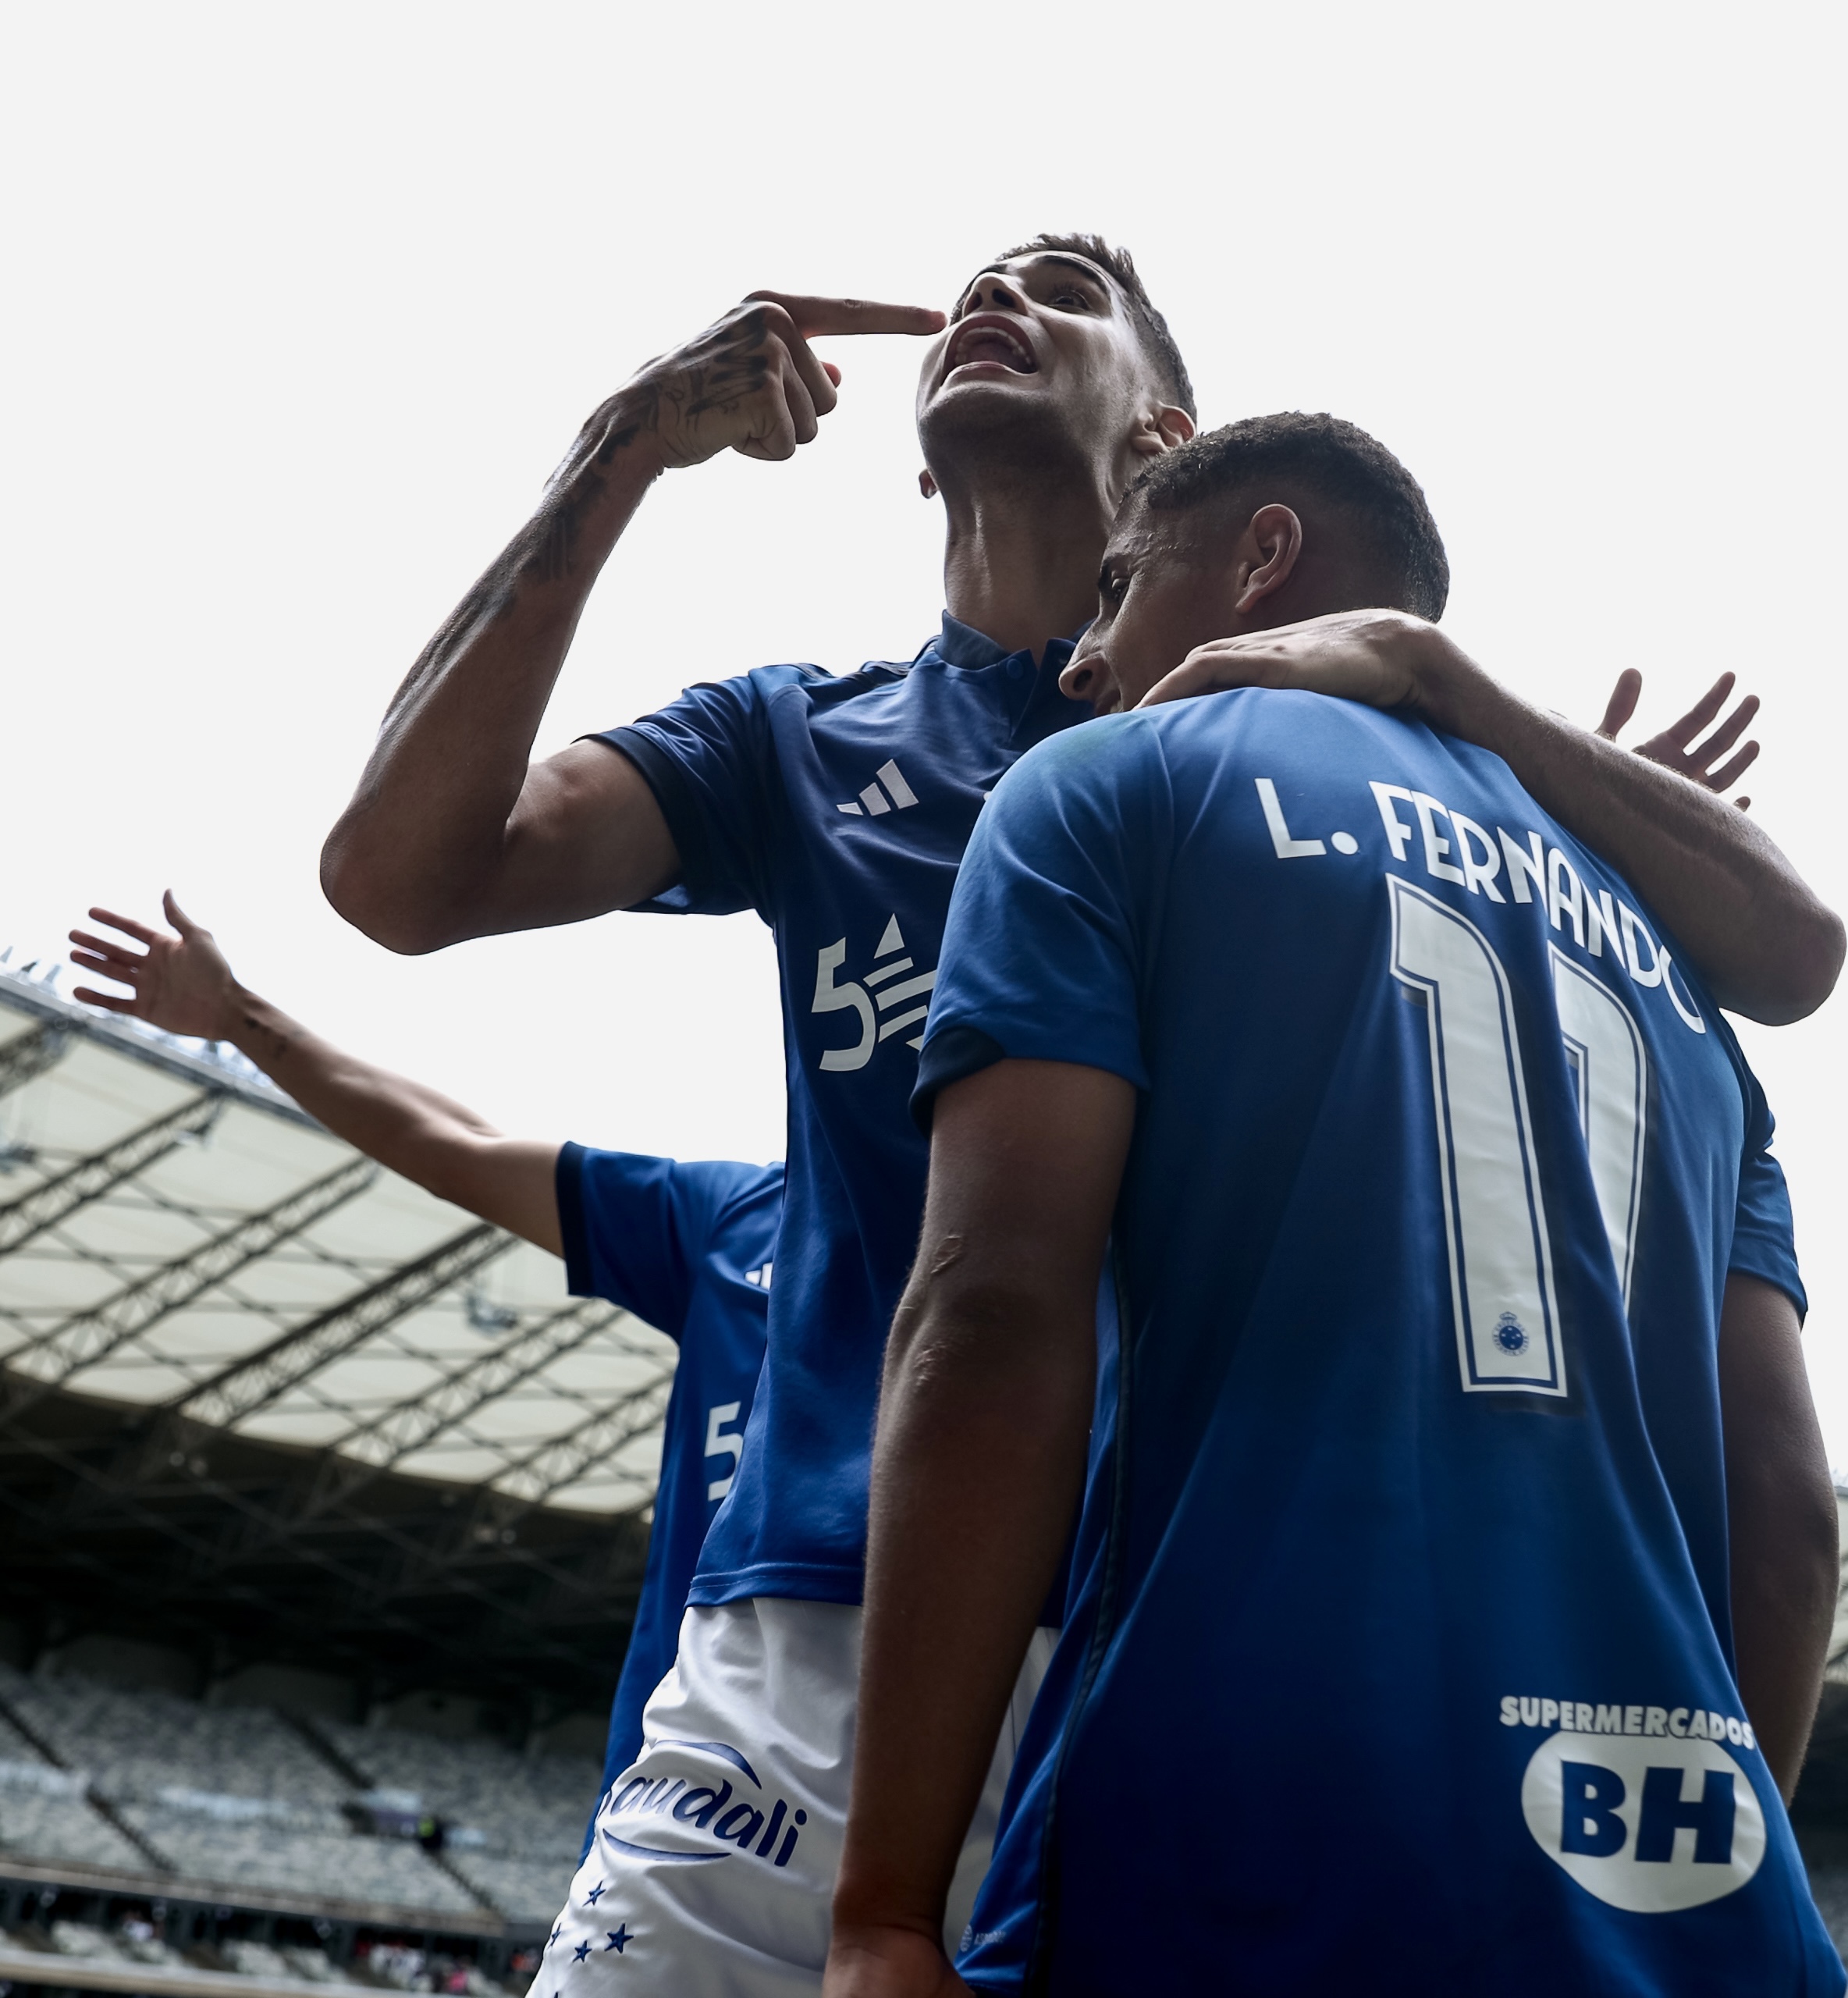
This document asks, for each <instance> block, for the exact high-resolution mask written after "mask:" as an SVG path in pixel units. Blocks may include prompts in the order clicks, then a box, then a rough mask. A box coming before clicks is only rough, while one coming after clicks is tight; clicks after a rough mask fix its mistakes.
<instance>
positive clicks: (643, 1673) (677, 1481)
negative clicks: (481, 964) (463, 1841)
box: [556, 1145, 783, 1790]
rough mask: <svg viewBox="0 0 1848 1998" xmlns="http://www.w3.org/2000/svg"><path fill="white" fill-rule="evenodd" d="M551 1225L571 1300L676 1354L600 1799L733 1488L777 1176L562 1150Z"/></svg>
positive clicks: (769, 1263)
mask: <svg viewBox="0 0 1848 1998" xmlns="http://www.w3.org/2000/svg"><path fill="white" fill-rule="evenodd" d="M556 1184H557V1188H558V1211H559V1222H560V1230H561V1232H562V1233H563V1237H564V1251H565V1273H566V1278H567V1282H568V1284H569V1286H570V1291H571V1294H572V1295H573V1296H575V1297H602V1298H607V1299H609V1301H610V1302H611V1303H615V1304H620V1305H621V1306H622V1307H624V1310H629V1311H632V1312H634V1314H635V1316H636V1317H638V1318H640V1319H641V1320H642V1321H644V1322H645V1324H650V1325H652V1326H653V1327H654V1328H656V1331H663V1332H665V1333H666V1335H667V1336H668V1337H669V1338H670V1339H672V1340H673V1341H674V1342H675V1343H676V1345H677V1346H679V1348H680V1357H679V1360H678V1361H677V1363H676V1366H675V1368H674V1376H673V1390H672V1392H671V1393H670V1396H669V1398H668V1403H667V1410H666V1415H665V1416H664V1417H663V1420H662V1427H661V1470H660V1476H659V1481H657V1484H656V1489H655V1510H654V1520H653V1523H652V1526H651V1527H650V1528H649V1545H648V1564H647V1566H646V1568H645V1570H644V1573H643V1576H642V1584H641V1598H640V1600H639V1601H638V1602H637V1604H636V1605H635V1620H634V1624H633V1625H632V1626H631V1630H630V1633H629V1648H628V1651H627V1654H626V1655H625V1656H624V1660H623V1669H622V1676H621V1678H620V1680H619V1681H618V1682H617V1689H616V1698H615V1701H614V1702H613V1705H612V1707H611V1709H610V1715H609V1741H608V1744H607V1747H606V1754H605V1758H604V1767H603V1786H604V1789H605V1790H608V1788H609V1785H610V1784H611V1783H613V1781H614V1780H615V1779H616V1778H617V1776H620V1775H621V1773H622V1772H623V1771H624V1769H627V1767H628V1766H629V1765H630V1764H631V1762H634V1759H635V1757H636V1755H637V1754H638V1751H639V1750H640V1748H641V1715H642V1709H643V1708H644V1707H645V1706H646V1705H647V1704H648V1698H649V1694H651V1693H652V1692H653V1691H654V1690H655V1688H656V1686H658V1685H659V1683H660V1682H661V1680H662V1679H663V1677H664V1676H666V1672H667V1669H668V1668H669V1666H671V1665H672V1664H673V1658H674V1651H675V1649H676V1647H677V1643H678V1641H679V1637H680V1627H681V1612H683V1611H684V1609H685V1608H686V1606H687V1595H688V1590H689V1589H690V1587H691V1585H692V1580H693V1571H694V1569H695V1566H696V1565H697V1563H698V1559H699V1550H700V1548H701V1547H702V1545H704V1544H705V1536H706V1530H707V1529H708V1527H710V1525H711V1524H712V1521H713V1516H714V1515H715V1514H716V1513H717V1512H718V1510H719V1508H720V1505H721V1504H722V1502H723V1500H724V1499H725V1496H726V1495H727V1493H728V1492H729V1491H730V1489H731V1487H732V1484H733V1481H734V1478H735V1477H736V1476H737V1468H738V1463H739V1459H741V1456H742V1455H743V1453H744V1447H745V1441H744V1439H745V1425H746V1424H747V1423H748V1421H749V1420H750V1417H751V1405H752V1400H753V1399H754V1398H755V1394H756V1390H757V1380H758V1374H759V1371H760V1369H761V1367H762V1363H763V1348H764V1332H765V1324H766V1320H767V1318H768V1316H769V1300H770V1294H771V1285H772V1282H773V1277H774V1275H775V1271H774V1261H775V1255H776V1240H777V1222H778V1220H779V1218H780V1215H781V1212H782V1207H783V1168H782V1167H781V1166H780V1165H745V1164H735V1163H734V1162H732V1161H729V1160H722V1159H715V1160H705V1161H696V1162H691V1163H682V1162H681V1161H679V1160H677V1159H670V1158H653V1157H649V1156H647V1155H645V1154H641V1153H637V1152H607V1151H592V1150H587V1149H586V1148H585V1147H583V1146H581V1145H567V1146H566V1147H564V1148H563V1150H562V1151H560V1154H559V1158H558V1169H557V1175H556Z"/></svg>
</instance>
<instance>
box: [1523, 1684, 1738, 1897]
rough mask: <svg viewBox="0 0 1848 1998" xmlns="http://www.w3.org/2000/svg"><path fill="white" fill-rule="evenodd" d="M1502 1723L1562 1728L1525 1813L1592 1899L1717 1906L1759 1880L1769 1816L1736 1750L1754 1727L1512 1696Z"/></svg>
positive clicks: (1550, 1740)
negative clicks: (1714, 1903) (1733, 1747)
mask: <svg viewBox="0 0 1848 1998" xmlns="http://www.w3.org/2000/svg"><path fill="white" fill-rule="evenodd" d="M1547 1708H1551V1709H1552V1712H1551V1713H1547V1712H1545V1710H1546V1709H1547ZM1542 1715H1544V1719H1542ZM1555 1719H1557V1720H1558V1721H1559V1722H1562V1723H1563V1725H1562V1726H1560V1728H1559V1730H1558V1732H1557V1733H1553V1734H1551V1735H1549V1736H1548V1737H1547V1739H1546V1740H1544V1741H1543V1742H1541V1744H1540V1746H1539V1747H1537V1748H1536V1749H1535V1750H1534V1751H1533V1754H1532V1756H1531V1757H1530V1758H1529V1760H1528V1763H1527V1768H1526V1774H1525V1775H1524V1776H1523V1778H1522V1779H1521V1811H1522V1815H1523V1816H1524V1817H1525V1818H1526V1821H1527V1829H1528V1830H1529V1831H1530V1832H1531V1833H1533V1838H1534V1841H1535V1843H1537V1845H1538V1846H1539V1847H1540V1849H1541V1851H1542V1852H1544V1854H1546V1855H1547V1857H1548V1858H1549V1859H1551V1860H1553V1861H1556V1862H1557V1863H1558V1865H1560V1866H1562V1867H1563V1868H1565V1871H1566V1872H1568V1873H1569V1874H1570V1875H1572V1877H1573V1879H1575V1880H1576V1881H1577V1882H1578V1883H1579V1885H1580V1886H1581V1887H1583V1889H1584V1890H1586V1892H1587V1893H1591V1894H1595V1895H1596V1896H1597V1898H1598V1899H1599V1900H1601V1901H1605V1902H1606V1903H1608V1904H1609V1905H1610V1906H1611V1907H1621V1908H1627V1909H1629V1911H1632V1912H1633V1913H1635V1914H1669V1913H1672V1911H1675V1910H1676V1909H1677V1908H1684V1907H1699V1906H1700V1905H1701V1903H1702V1902H1703V1901H1714V1900H1718V1899H1719V1898H1720V1897H1722V1895H1724V1894H1730V1893H1734V1892H1736V1890H1738V1889H1739V1888H1740V1887H1743V1886H1744V1885H1745V1884H1746V1882H1747V1881H1748V1880H1749V1879H1751V1877H1752V1875H1754V1873H1756V1872H1757V1870H1758V1867H1759V1865H1760V1862H1761V1861H1762V1860H1763V1859H1764V1843H1765V1829H1764V1811H1763V1809H1762V1808H1761V1807H1760V1804H1759V1802H1758V1797H1757V1792H1756V1791H1755V1790H1754V1789H1753V1787H1752V1781H1751V1778H1750V1776H1748V1775H1747V1773H1746V1772H1745V1770H1744V1769H1743V1767H1741V1765H1740V1763H1739V1762H1738V1761H1737V1760H1736V1759H1735V1758H1734V1757H1733V1755H1732V1754H1730V1753H1729V1745H1736V1747H1739V1748H1740V1750H1742V1751H1750V1750H1751V1749H1752V1748H1753V1747H1754V1740H1753V1737H1752V1733H1751V1730H1750V1724H1749V1723H1748V1722H1743V1721H1741V1720H1740V1719H1737V1718H1736V1717H1735V1716H1732V1715H1725V1714H1721V1713H1717V1712H1715V1713H1710V1712H1706V1711H1704V1709H1702V1708H1689V1707H1674V1708H1666V1707H1635V1706H1633V1707H1612V1706H1590V1705H1584V1704H1582V1703H1579V1702H1576V1701H1553V1700H1544V1701H1541V1700H1519V1699H1516V1698H1515V1697H1514V1696H1513V1695H1512V1694H1511V1695H1509V1698H1506V1699H1505V1700H1503V1701H1502V1702H1501V1722H1502V1725H1503V1726H1505V1727H1516V1726H1536V1725H1541V1726H1550V1725H1551V1723H1552V1722H1554V1721H1555Z"/></svg>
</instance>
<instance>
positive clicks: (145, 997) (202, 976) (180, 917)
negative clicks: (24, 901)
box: [70, 889, 237, 1040]
mask: <svg viewBox="0 0 1848 1998" xmlns="http://www.w3.org/2000/svg"><path fill="white" fill-rule="evenodd" d="M161 906H162V908H164V909H165V912H166V915H167V920H168V921H169V923H172V926H173V927H174V929H175V930H176V931H177V932H178V934H177V935H176V936H171V937H170V936H168V935H167V934H166V933H165V932H164V931H162V930H151V929H149V928H148V926H147V924H146V923H137V922H136V920H135V919H134V918H133V916H130V915H116V913H115V912H113V911H112V910H110V909H106V908H93V909H92V910H91V912H90V919H91V922H92V923H101V924H103V925H105V926H106V927H107V928H108V929H111V930H118V931H119V932H120V933H121V934H122V935H123V936H124V937H132V938H133V939H134V940H135V941H136V942H137V943H140V944H144V945H145V946H146V948H145V949H144V950H139V951H137V950H134V949H132V948H130V947H128V946H127V945H126V944H121V943H119V942H117V941H116V940H114V939H112V938H110V937H98V936H95V935H94V934H93V933H91V931H89V930H73V931H72V932H71V933H70V940H71V942H72V943H73V944H75V945H76V949H74V950H73V951H72V952H71V954H70V961H71V962H72V963H73V965H78V966H80V968H81V969H83V970H84V971H87V972H91V973H93V974H94V975H95V976H98V977H101V978H107V979H113V980H114V981H115V983H116V984H118V985H126V987H128V988H129V991H128V996H127V997H123V995H122V994H119V993H112V992H98V991H96V990H94V989H93V988H92V987H89V986H87V985H80V986H79V987H77V988H76V993H75V994H74V996H75V997H76V998H79V999H80V1000H82V1001H83V1002H84V1004H85V1005H87V1006H101V1007H102V1008H105V1010H106V1011H109V1012H112V1013H125V1014H126V1015H128V1016H129V1018H130V1019H137V1020H145V1021H147V1023H148V1025H149V1026H156V1027H160V1028H162V1029H164V1030H165V1032H166V1033H180V1034H188V1035H193V1036H197V1038H198V1039H200V1040H229V1038H230V1036H232V1034H233V1033H234V1032H235V1031H236V1024H237V997H236V995H237V981H236V979H235V978H233V976H232V975H231V967H230V965H229V964H227V963H226V961H225V954H224V953H223V951H221V950H220V949H219V947H218V944H216V942H215V940H213V937H212V934H211V931H210V930H202V929H201V927H200V926H199V925H198V924H197V923H194V921H193V920H192V919H191V918H190V916H189V915H187V913H186V912H185V911H184V910H183V908H181V907H180V906H179V903H178V902H176V901H175V900H174V899H173V895H172V891H171V890H170V889H169V891H168V892H167V893H166V894H165V895H164V896H162V898H161Z"/></svg>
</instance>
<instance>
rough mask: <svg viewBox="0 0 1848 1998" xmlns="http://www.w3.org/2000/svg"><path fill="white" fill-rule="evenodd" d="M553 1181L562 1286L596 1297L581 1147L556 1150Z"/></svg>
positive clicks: (579, 1295)
mask: <svg viewBox="0 0 1848 1998" xmlns="http://www.w3.org/2000/svg"><path fill="white" fill-rule="evenodd" d="M553 1186H555V1187H556V1189H557V1191H558V1232H559V1235H560V1237H561V1238H562V1239H563V1243H564V1251H565V1289H567V1291H568V1292H570V1295H571V1296H574V1297H595V1296H596V1294H597V1288H596V1285H595V1282H593V1281H592V1277H591V1269H590V1243H589V1240H588V1235H587V1234H586V1231H585V1225H584V1147H583V1146H581V1145H574V1144H567V1145H564V1146H561V1147H560V1150H559V1154H558V1164H556V1167H554V1168H553Z"/></svg>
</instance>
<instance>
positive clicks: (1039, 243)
mask: <svg viewBox="0 0 1848 1998" xmlns="http://www.w3.org/2000/svg"><path fill="white" fill-rule="evenodd" d="M1045 251H1052V252H1053V254H1054V255H1059V254H1063V255H1065V256H1068V257H1087V258H1089V259H1090V261H1092V262H1093V264H1096V265H1098V266H1099V267H1100V268H1102V269H1103V270H1106V271H1108V272H1109V273H1110V274H1111V276H1112V277H1113V278H1114V279H1116V281H1117V283H1118V284H1119V285H1121V286H1122V288H1123V291H1124V293H1125V295H1126V296H1127V297H1128V300H1129V308H1130V310H1131V311H1132V312H1133V313H1134V314H1135V321H1136V324H1137V325H1138V326H1139V329H1141V332H1142V336H1143V349H1144V350H1145V351H1146V353H1147V354H1148V357H1149V358H1150V360H1151V361H1153V362H1154V364H1155V372H1156V373H1157V375H1159V376H1160V379H1161V386H1162V389H1163V391H1164V393H1165V394H1166V395H1167V397H1168V399H1169V400H1170V401H1171V402H1175V403H1178V404H1179V405H1180V407H1182V409H1184V410H1185V411H1186V412H1187V414H1189V416H1192V417H1196V418H1197V417H1198V416H1199V411H1198V410H1196V408H1195V407H1194V405H1193V384H1192V382H1191V381H1189V379H1188V376H1187V364H1186V362H1185V361H1183V360H1182V358H1181V350H1180V349H1179V348H1178V347H1176V346H1175V336H1174V335H1173V334H1172V333H1171V332H1169V331H1168V329H1167V320H1165V319H1164V318H1162V316H1161V315H1160V313H1159V312H1158V311H1156V309H1155V301H1154V300H1153V299H1152V298H1151V297H1150V296H1149V294H1148V293H1147V291H1146V290H1144V288H1143V281H1142V276H1141V273H1140V272H1139V271H1138V270H1137V269H1136V268H1135V258H1133V257H1132V256H1131V255H1130V254H1129V252H1128V251H1127V250H1116V249H1113V248H1112V247H1111V245H1110V244H1107V243H1106V242H1105V241H1104V240H1103V237H1102V236H1049V235H1039V236H1035V237H1034V238H1033V240H1032V242H1031V243H1021V244H1016V245H1015V247H1014V248H1013V249H1011V250H1004V251H1002V252H1001V254H1000V256H998V257H997V258H996V259H995V261H996V262H997V264H1004V263H1006V262H1007V261H1008V259H1009V258H1011V257H1037V256H1039V255H1040V254H1043V252H1045Z"/></svg>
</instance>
